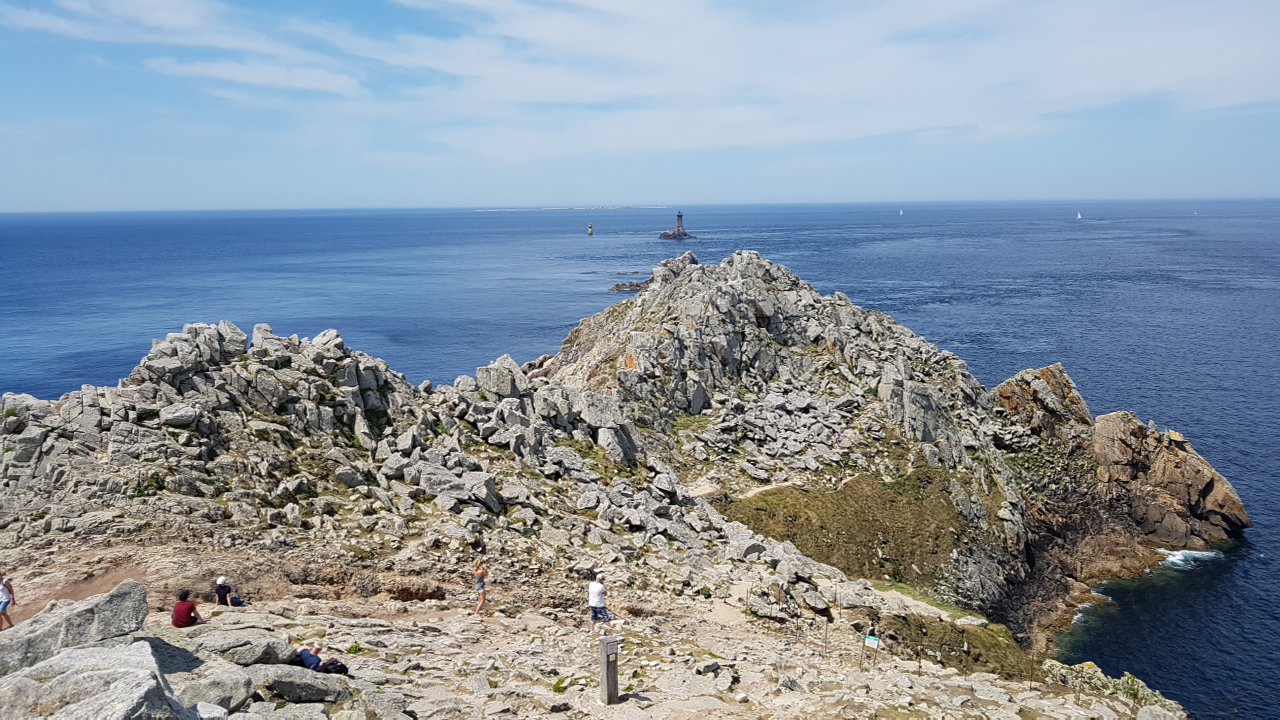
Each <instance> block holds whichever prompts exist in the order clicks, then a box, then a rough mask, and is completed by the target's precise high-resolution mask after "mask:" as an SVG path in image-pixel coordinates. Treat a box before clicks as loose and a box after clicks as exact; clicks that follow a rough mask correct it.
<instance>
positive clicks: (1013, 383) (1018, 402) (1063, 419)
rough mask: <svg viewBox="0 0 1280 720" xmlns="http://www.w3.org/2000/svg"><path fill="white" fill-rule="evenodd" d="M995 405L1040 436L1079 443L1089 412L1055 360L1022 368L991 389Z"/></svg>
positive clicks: (1090, 416)
mask: <svg viewBox="0 0 1280 720" xmlns="http://www.w3.org/2000/svg"><path fill="white" fill-rule="evenodd" d="M992 396H993V398H994V400H995V402H996V404H997V405H998V406H999V407H1002V408H1004V409H1005V410H1006V411H1008V413H1009V415H1010V416H1011V417H1013V418H1015V419H1017V420H1018V421H1019V422H1020V423H1022V424H1024V425H1026V426H1027V427H1028V428H1030V430H1031V431H1032V432H1033V433H1035V434H1036V435H1039V436H1041V437H1054V436H1056V437H1057V438H1058V439H1060V440H1062V441H1063V442H1066V443H1067V444H1069V445H1079V444H1080V443H1081V442H1082V440H1083V435H1084V434H1085V433H1087V430H1088V426H1089V425H1091V424H1092V423H1093V415H1091V414H1090V413H1089V406H1088V405H1087V404H1086V403H1085V401H1084V397H1082V396H1081V395H1080V393H1079V391H1077V390H1076V386H1075V383H1073V382H1071V378H1070V377H1069V376H1068V375H1067V371H1066V370H1065V369H1064V368H1063V367H1062V365H1061V364H1059V363H1054V364H1053V365H1050V366H1049V367H1043V368H1039V369H1036V370H1023V371H1022V372H1020V373H1018V374H1017V375H1014V376H1013V377H1011V378H1009V379H1008V380H1005V381H1004V382H1002V383H1000V384H999V385H997V386H996V387H995V389H994V390H992Z"/></svg>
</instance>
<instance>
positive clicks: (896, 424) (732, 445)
mask: <svg viewBox="0 0 1280 720" xmlns="http://www.w3.org/2000/svg"><path fill="white" fill-rule="evenodd" d="M252 335H253V337H252V342H250V338H249V337H248V336H246V335H245V334H244V333H243V332H241V331H240V330H239V329H238V328H236V327H235V326H233V325H231V324H229V323H222V324H220V325H217V326H212V325H191V326H188V327H186V328H184V330H183V332H181V333H175V334H173V335H170V336H169V337H168V338H166V339H165V340H162V341H159V342H158V343H156V345H155V346H154V347H153V348H152V350H151V352H150V353H149V354H148V355H147V356H146V357H145V358H144V359H143V360H142V362H141V363H140V364H139V366H138V368H137V369H136V370H135V371H134V372H133V373H132V374H131V375H130V377H129V378H128V379H126V380H125V381H123V382H122V383H121V385H120V386H119V387H117V388H93V387H88V386H86V387H85V388H83V389H82V390H80V391H77V392H73V393H69V394H67V395H66V396H64V397H63V398H61V399H59V400H57V401H52V402H51V401H44V400H37V399H35V398H31V397H29V396H18V395H6V396H5V397H4V400H3V408H2V410H3V418H2V419H0V449H2V450H3V454H2V455H0V478H2V482H3V488H4V491H3V493H0V542H3V547H6V548H10V549H11V550H10V551H8V552H9V554H8V555H7V556H6V560H7V561H9V562H10V566H27V565H29V564H34V565H39V564H40V563H42V562H47V559H46V551H48V552H49V553H52V552H53V551H55V550H57V549H58V548H74V549H76V550H83V549H85V548H92V547H109V546H113V545H121V544H126V545H127V544H135V545H136V544H148V547H158V546H163V545H165V544H166V543H174V542H175V539H178V538H181V542H182V543H183V544H185V545H187V546H188V547H189V546H190V545H197V546H199V547H201V548H203V549H204V551H207V552H209V553H215V552H218V551H220V550H223V549H234V550H235V551H236V552H237V553H238V554H236V555H231V556H228V555H226V554H223V555H220V556H219V557H218V562H219V563H221V565H219V566H218V567H221V568H228V564H230V565H231V567H230V568H228V569H229V570H232V571H234V572H235V573H237V574H239V575H240V576H241V577H260V578H267V577H274V578H279V579H280V580H281V581H282V582H284V583H286V584H287V585H288V587H289V588H290V589H291V590H292V591H294V592H297V593H302V594H311V595H314V596H318V597H333V596H334V595H333V593H335V590H334V587H343V588H350V589H352V590H354V591H355V592H358V593H360V594H365V595H368V594H374V593H386V594H388V595H390V596H391V597H396V598H401V599H420V598H422V597H427V596H428V595H429V594H430V593H431V592H433V588H434V587H435V584H436V583H438V582H439V581H440V579H441V578H444V577H447V576H448V575H449V574H450V573H456V572H457V568H456V566H455V564H456V563H458V562H459V561H460V560H461V559H463V558H467V557H470V556H473V555H474V554H476V553H480V552H489V553H491V554H494V555H495V556H497V557H502V558H504V561H506V562H509V563H511V564H512V565H513V566H514V567H517V568H519V570H520V572H521V573H523V574H524V575H525V576H526V577H528V578H530V583H529V589H528V592H530V593H537V597H538V599H537V602H539V603H547V602H553V600H554V602H563V603H565V604H566V605H565V606H569V604H574V603H578V602H580V601H579V600H577V599H576V596H575V595H574V594H573V593H574V591H573V590H572V589H571V588H568V589H566V588H565V587H564V583H563V578H566V577H582V576H584V575H587V574H590V573H593V572H596V571H599V570H608V571H609V572H610V574H611V576H612V577H614V578H616V581H617V582H620V583H622V584H624V585H626V586H629V587H631V588H632V589H633V590H634V591H636V592H647V593H652V594H653V596H654V597H662V596H664V594H665V595H670V594H677V595H679V594H686V595H687V594H688V593H691V592H693V591H695V590H696V591H698V592H699V593H703V592H705V594H706V595H707V596H708V597H712V598H731V599H733V602H735V603H738V604H739V606H740V607H742V608H743V609H744V610H746V611H748V612H750V613H751V614H752V615H753V616H755V617H759V618H768V619H773V620H777V621H780V622H797V621H798V622H803V623H810V622H814V621H815V620H817V621H819V622H825V619H827V618H831V617H833V616H834V615H837V614H840V613H843V612H855V613H864V619H865V621H870V622H875V621H876V618H884V617H889V616H901V615H909V614H911V613H917V614H920V613H922V614H924V615H927V616H932V617H935V618H937V617H940V616H945V613H941V614H939V612H938V611H936V610H931V609H929V608H928V607H926V606H923V605H920V604H911V603H909V602H906V601H904V600H903V599H902V598H900V597H897V596H893V595H886V594H884V593H882V592H879V591H877V590H876V589H875V588H873V587H872V585H871V584H870V583H868V582H866V581H853V580H850V579H849V575H852V576H855V577H856V576H857V575H864V576H871V577H876V576H877V575H878V574H888V575H890V576H891V577H894V578H895V579H900V580H903V581H906V582H908V583H910V584H915V585H917V586H924V587H927V588H929V589H931V590H932V591H933V592H934V593H936V594H939V595H942V596H944V597H947V598H949V599H953V600H956V601H958V602H960V603H962V604H965V605H967V606H969V607H974V608H977V609H980V610H982V611H985V612H987V613H990V614H992V615H993V616H994V617H995V618H997V619H1000V620H1005V621H1007V622H1010V623H1011V624H1012V625H1013V626H1014V627H1015V629H1018V630H1026V629H1031V628H1032V627H1033V624H1034V621H1035V620H1037V619H1038V618H1042V617H1045V616H1046V614H1047V613H1049V612H1051V611H1053V610H1055V609H1058V608H1060V605H1058V604H1057V603H1060V602H1061V600H1062V598H1063V597H1064V596H1065V595H1066V594H1067V593H1068V592H1070V591H1071V590H1073V589H1078V588H1076V586H1075V583H1078V581H1080V580H1088V579H1090V578H1092V577H1095V576H1096V575H1097V574H1099V573H1105V572H1108V571H1114V570H1115V569H1116V567H1115V566H1114V564H1112V565H1108V563H1112V562H1113V561H1114V559H1115V555H1116V554H1118V553H1123V552H1125V551H1126V550H1128V549H1135V548H1139V547H1141V546H1143V545H1145V544H1151V543H1159V544H1163V545H1166V546H1172V547H1201V546H1203V545H1204V544H1205V543H1213V542H1219V541H1222V540H1225V539H1228V538H1232V537H1236V536H1238V535H1239V532H1240V530H1241V529H1242V528H1243V527H1245V526H1247V524H1248V517H1247V515H1246V514H1245V513H1244V510H1243V507H1242V506H1241V505H1240V502H1239V499H1238V497H1236V495H1235V493H1234V490H1232V489H1231V487H1230V484H1229V483H1228V482H1227V481H1226V480H1225V479H1224V478H1222V477H1221V476H1220V475H1218V474H1217V473H1215V472H1214V471H1213V470H1212V468H1211V467H1209V466H1208V464H1207V463H1206V462H1204V460H1203V459H1202V458H1200V457H1199V456H1198V455H1196V454H1195V452H1194V450H1192V449H1191V448H1190V446H1189V445H1188V444H1187V443H1186V441H1185V440H1184V439H1182V438H1181V436H1179V435H1176V434H1174V433H1171V432H1170V433H1155V432H1150V431H1147V430H1146V429H1145V428H1142V429H1141V430H1140V431H1139V430H1137V429H1134V428H1133V427H1132V424H1133V423H1130V422H1128V421H1127V420H1125V417H1126V416H1105V417H1104V418H1100V419H1098V420H1097V422H1096V424H1095V421H1094V419H1093V418H1092V416H1091V415H1090V414H1089V413H1088V409H1087V406H1085V404H1084V401H1083V399H1082V398H1081V397H1080V396H1079V393H1077V392H1076V391H1075V388H1074V385H1072V383H1071V381H1070V379H1069V378H1067V377H1066V374H1065V372H1064V371H1062V369H1061V368H1060V367H1056V366H1055V367H1051V368H1045V369H1042V370H1039V371H1028V372H1027V373H1023V374H1020V375H1019V376H1018V377H1016V378H1014V379H1012V380H1010V381H1008V382H1006V383H1004V384H1002V385H1001V386H999V387H998V388H996V389H994V390H993V391H990V392H988V391H987V390H985V389H984V388H982V386H981V385H980V384H979V383H978V382H977V381H976V380H975V379H974V378H973V377H972V375H971V374H970V373H969V372H968V370H967V368H966V367H965V365H964V363H963V362H962V361H961V360H959V359H958V358H956V357H955V356H954V355H952V354H950V353H947V352H943V351H939V350H938V349H937V348H936V347H934V346H932V345H930V344H929V343H927V342H926V341H924V340H923V339H921V338H918V337H916V336H915V335H914V334H913V333H911V332H910V331H909V330H907V329H905V328H903V327H901V326H900V325H897V324H896V323H894V322H893V321H892V319H891V318H889V317H888V316H885V315H883V314H881V313H876V312H872V311H867V310H864V309H862V308H859V307H857V306H855V305H853V304H852V303H851V302H850V301H849V300H848V298H847V297H845V296H843V295H842V294H839V293H837V294H836V295H835V296H832V297H822V296H820V295H818V294H817V293H816V292H815V291H814V290H813V288H812V287H810V286H808V285H807V284H805V283H803V282H802V281H800V280H799V279H798V278H796V277H795V276H794V275H793V274H791V273H790V272H789V271H788V270H786V269H785V268H783V267H780V266H777V265H774V264H772V263H769V262H768V261H766V260H763V259H762V258H760V257H759V256H758V255H755V254H753V253H738V254H735V255H733V256H731V257H730V258H728V259H727V260H726V261H725V262H724V263H723V264H721V265H719V266H703V265H699V264H698V263H697V261H696V259H694V258H693V256H692V255H688V254H686V255H684V256H681V257H680V258H677V259H675V260H671V261H667V262H665V263H663V264H662V265H660V266H659V267H658V268H656V269H655V270H654V272H653V277H652V278H651V279H650V281H649V282H648V283H647V284H646V287H645V289H644V290H643V291H641V292H640V293H639V295H637V296H636V297H635V298H633V299H630V300H628V301H626V302H623V303H621V304H619V305H617V306H615V307H613V308H610V309H608V310H606V311H604V312H603V313H601V314H600V315H597V316H596V317H594V318H590V319H588V320H586V321H584V322H583V323H582V325H581V326H580V327H579V328H578V329H577V330H575V331H574V332H573V334H571V336H570V337H569V339H568V340H567V341H566V343H565V347H564V348H563V349H562V351H561V352H560V353H558V354H557V355H555V356H549V357H544V358H539V359H538V360H536V361H534V362H532V363H529V364H526V365H524V366H520V365H518V364H517V363H515V362H514V361H513V360H511V358H510V357H503V358H501V359H499V360H498V361H495V362H494V363H492V364H490V365H488V366H486V367H484V368H480V369H479V370H478V371H477V373H476V376H475V377H474V378H471V377H462V378H459V379H458V380H457V381H456V382H455V383H454V384H453V385H449V386H442V387H432V386H431V385H430V384H428V383H424V384H423V385H422V386H419V387H413V386H412V385H411V384H410V383H409V382H407V381H406V380H405V378H404V377H403V376H401V375H400V374H398V373H396V372H394V371H393V370H391V369H390V368H388V367H387V366H386V364H385V363H383V362H382V361H380V360H377V359H376V358H372V357H370V356H368V355H365V354H363V353H359V352H356V351H352V350H350V349H348V348H347V347H346V346H345V344H344V342H343V341H342V338H341V337H340V336H339V335H338V333H336V332H335V331H326V332H324V333H321V334H320V335H318V336H316V337H315V338H314V339H310V340H308V339H300V338H298V337H296V336H295V337H289V338H284V337H278V336H275V335H274V334H273V333H272V332H271V329H270V328H269V327H267V326H262V325H260V326H258V327H256V328H254V331H253V333H252ZM1133 422H1136V421H1133ZM1139 427H1141V426H1139ZM868 498H874V499H876V501H877V502H884V503H889V504H892V505H893V507H894V508H895V509H896V510H898V511H899V514H898V515H897V516H886V515H885V514H883V513H879V514H875V513H873V514H871V515H869V516H865V517H864V516H863V515H860V514H859V513H858V511H859V510H860V509H862V506H866V505H868V504H869V502H868ZM819 500H820V501H821V502H822V503H826V505H825V506H824V508H823V511H822V512H808V511H806V513H807V514H805V513H795V514H794V516H793V515H792V514H788V513H790V512H791V511H790V510H788V511H787V512H773V513H770V512H764V513H757V512H755V511H756V510H757V509H762V510H765V511H769V510H771V509H776V507H778V506H771V505H769V504H768V503H771V502H781V501H786V502H789V503H792V505H790V506H788V507H792V508H794V507H796V506H800V507H804V506H812V505H814V504H815V503H817V502H818V501H819ZM722 511H723V512H722ZM724 513H728V514H729V515H731V516H732V517H738V518H741V519H743V520H745V521H747V524H743V523H741V522H735V521H733V520H731V519H728V518H726V517H724ZM824 513H825V514H824ZM833 516H839V517H843V518H852V519H853V520H856V522H853V523H848V522H846V524H845V525H844V526H836V525H832V517H833ZM901 518H909V519H911V520H912V521H913V522H914V523H915V524H914V525H910V524H906V523H903V522H899V521H898V520H899V519H901ZM770 520H774V521H780V522H770ZM749 526H750V527H749ZM753 528H755V530H753ZM811 528H817V531H815V532H808V530H809V529H811ZM759 530H763V531H766V535H762V534H760V532H757V531H759ZM768 533H772V534H773V535H774V536H775V537H773V538H770V537H768V536H767V534H768ZM859 533H863V534H865V535H866V537H867V538H869V540H868V541H867V542H865V543H864V542H861V541H859V542H851V541H850V539H849V538H853V537H860V536H859ZM797 546H799V549H798V548H797ZM801 550H803V552H802V551H801ZM260 553H272V554H273V556H274V557H276V558H278V559H279V562H273V563H269V564H268V565H269V567H264V566H263V564H262V563H260V562H257V561H255V560H254V559H253V558H252V555H253V554H260ZM809 556H814V557H817V558H818V559H820V560H829V561H831V562H833V563H837V564H839V565H841V567H843V568H844V571H842V570H841V569H839V568H837V567H834V566H832V565H831V564H826V563H823V562H815V561H814V560H813V559H811V557H809ZM198 565H199V563H193V567H192V568H191V569H190V570H189V571H187V570H183V571H179V572H178V573H176V575H175V577H174V578H173V582H174V583H178V582H182V581H184V578H187V577H191V576H194V573H195V572H196V571H197V567H196V566H198ZM184 572H190V573H192V574H193V575H184V574H183V573H184ZM188 581H189V580H188ZM264 582H265V580H264ZM555 598H559V599H558V600H555ZM860 622H862V621H860ZM966 648H967V645H966ZM947 652H952V651H947ZM955 653H957V654H960V653H961V651H955ZM930 657H932V656H930ZM936 659H938V660H940V661H947V662H950V661H952V660H954V659H955V658H947V657H943V656H942V655H941V654H940V655H938V657H937V658H936Z"/></svg>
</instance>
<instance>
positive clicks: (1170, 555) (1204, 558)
mask: <svg viewBox="0 0 1280 720" xmlns="http://www.w3.org/2000/svg"><path fill="white" fill-rule="evenodd" d="M1160 554H1161V555H1164V560H1161V561H1160V566H1161V567H1167V568H1169V569H1171V570H1189V569H1191V568H1194V567H1197V566H1200V565H1203V564H1205V563H1208V562H1213V561H1215V560H1221V559H1222V558H1223V554H1222V553H1221V552H1219V551H1217V550H1161V551H1160Z"/></svg>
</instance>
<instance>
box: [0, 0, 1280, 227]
mask: <svg viewBox="0 0 1280 720" xmlns="http://www.w3.org/2000/svg"><path fill="white" fill-rule="evenodd" d="M1278 31H1280V2H1275V1H1274V0H1256V1H1252V2H1251V1H1249V0H1236V1H1225V0H1224V1H1222V2H1207V1H1205V2H1193V1H1191V0H1162V1H1160V2H1155V1H1144V0H1129V1H1126V2H1114V1H1108V2H1094V1H1092V0H1081V1H1078V2H1024V1H1021V0H1018V1H1010V0H1004V1H999V0H946V1H945V2H944V1H942V0H938V1H936V2H888V1H876V0H857V1H855V0H841V1H832V0H787V1H781V0H780V1H779V2H763V1H762V0H749V1H741V2H734V1H731V0H644V1H643V2H634V1H629V0H617V1H612V0H611V1H606V0H476V1H475V2H449V1H448V0H360V1H359V2H355V1H348V0H316V1H314V2H308V1H304V0H280V1H274V2H233V1H232V0H226V1H223V2H219V1H217V0H52V1H45V2H40V1H37V0H0V97H2V98H3V100H0V211H45V210H146V209H156V210H167V209H209V208H302V207H306V208H313V207H439V206H539V205H565V204H573V205H591V204H645V203H679V204H686V203H720V202H725V203H734V202H744V203H746V202H863V201H868V202H875V201H890V202H909V201H922V200H1000V199H1011V200H1017V199H1076V198H1162V197H1204V198H1210V197H1276V196H1280V132H1277V129H1280V42H1278V41H1277V40H1276V37H1275V36H1276V34H1277V32H1278Z"/></svg>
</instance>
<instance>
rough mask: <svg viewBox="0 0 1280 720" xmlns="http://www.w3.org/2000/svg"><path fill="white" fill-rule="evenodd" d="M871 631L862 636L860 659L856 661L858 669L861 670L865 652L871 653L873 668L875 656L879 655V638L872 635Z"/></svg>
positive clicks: (865, 657) (865, 656) (865, 655)
mask: <svg viewBox="0 0 1280 720" xmlns="http://www.w3.org/2000/svg"><path fill="white" fill-rule="evenodd" d="M872 632H873V631H868V632H867V634H866V635H864V636H862V657H861V658H859V659H858V669H859V670H861V669H862V663H863V661H865V660H866V659H867V651H868V650H870V651H871V666H872V667H875V664H876V655H879V654H880V638H878V637H876V636H875V635H872V634H871V633H872Z"/></svg>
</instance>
